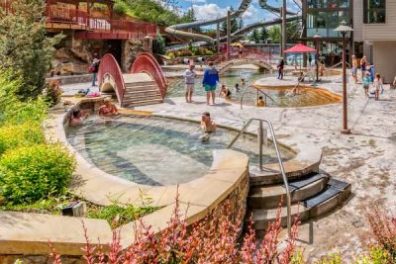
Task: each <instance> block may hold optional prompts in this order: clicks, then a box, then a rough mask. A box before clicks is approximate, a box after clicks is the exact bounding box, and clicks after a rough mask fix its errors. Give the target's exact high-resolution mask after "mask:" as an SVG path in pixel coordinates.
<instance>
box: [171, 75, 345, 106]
mask: <svg viewBox="0 0 396 264" xmlns="http://www.w3.org/2000/svg"><path fill="white" fill-rule="evenodd" d="M268 76H270V75H269V74H268V73H259V72H258V71H257V70H250V69H238V70H230V71H228V72H226V73H225V74H224V75H222V76H221V77H220V81H221V83H223V84H225V85H226V86H227V87H228V89H230V91H231V93H232V95H231V101H233V102H235V103H240V101H241V97H242V96H243V105H255V104H256V101H257V97H258V96H260V95H261V96H263V99H264V100H265V102H266V106H267V107H306V106H315V105H326V104H332V103H337V102H339V101H340V100H339V98H338V97H337V96H335V95H332V94H331V93H330V92H324V91H323V90H321V89H316V88H301V89H300V90H301V91H300V93H299V94H297V95H292V93H291V90H292V89H293V87H288V88H282V89H262V88H260V90H261V91H262V92H264V93H265V94H266V95H267V96H265V95H263V94H261V93H258V92H257V90H256V89H255V88H253V87H249V86H250V85H252V84H254V83H255V81H257V80H258V79H262V78H265V77H268ZM242 78H244V79H245V80H246V85H245V86H242V85H241V79H242ZM201 82H202V79H198V80H197V81H196V84H195V91H194V94H195V95H201V96H203V95H205V92H204V89H203V87H202V84H201ZM236 83H239V86H240V88H241V91H240V92H237V91H236V90H235V88H234V87H235V84H236ZM184 93H185V84H184V80H183V79H181V78H180V79H175V80H172V81H171V83H170V85H169V87H168V94H167V96H168V97H180V96H184ZM216 93H217V95H218V93H219V88H218V89H217V91H216Z"/></svg>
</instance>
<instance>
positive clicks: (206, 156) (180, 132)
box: [67, 116, 294, 186]
mask: <svg viewBox="0 0 396 264" xmlns="http://www.w3.org/2000/svg"><path fill="white" fill-rule="evenodd" d="M201 135H202V132H201V131H200V127H199V124H198V123H195V122H190V121H181V120H176V119H170V118H163V117H154V116H150V117H133V116H122V117H119V118H117V119H115V120H113V121H112V122H110V123H106V124H104V123H103V121H101V120H100V118H98V117H92V118H91V119H89V120H87V121H86V123H85V124H84V126H81V127H78V128H68V129H67V138H68V141H69V142H70V144H71V145H72V146H73V147H74V148H75V149H76V150H77V151H78V152H79V153H80V154H81V155H82V156H83V157H84V158H85V159H86V160H87V161H88V162H90V163H91V164H93V165H95V166H97V167H98V168H99V169H101V170H103V171H105V172H107V173H109V174H111V175H114V176H118V177H121V178H124V179H127V180H130V181H132V182H135V183H138V184H145V185H152V186H162V185H174V184H180V183H186V182H189V181H191V180H194V179H197V178H199V177H202V176H204V175H205V174H206V173H207V172H208V170H209V168H210V166H211V164H212V162H213V156H212V151H213V150H214V149H224V148H226V146H227V145H228V144H229V143H230V142H231V140H232V139H233V138H234V137H235V136H236V135H237V132H236V131H234V130H231V129H226V128H218V130H217V131H216V133H214V134H211V136H210V140H209V142H208V143H203V142H202V141H201V140H200V136H201ZM233 149H234V150H237V151H241V152H243V153H246V154H247V155H248V156H249V157H250V162H251V163H252V164H257V163H258V155H257V153H258V144H257V137H256V136H254V135H249V134H248V135H245V136H243V137H241V138H240V140H238V141H237V143H236V144H235V146H234V147H233ZM281 153H282V157H283V159H284V160H289V159H292V158H293V157H294V153H293V152H292V151H290V150H288V149H287V148H283V147H281ZM276 161H277V159H276V155H275V152H274V148H273V145H272V144H271V143H269V145H268V147H265V148H264V162H265V163H274V162H276Z"/></svg>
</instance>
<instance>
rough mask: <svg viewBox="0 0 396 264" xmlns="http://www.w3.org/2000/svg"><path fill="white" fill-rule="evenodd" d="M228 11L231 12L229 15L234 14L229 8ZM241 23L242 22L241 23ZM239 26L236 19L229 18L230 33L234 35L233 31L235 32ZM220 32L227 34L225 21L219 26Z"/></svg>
mask: <svg viewBox="0 0 396 264" xmlns="http://www.w3.org/2000/svg"><path fill="white" fill-rule="evenodd" d="M230 11H231V13H233V12H234V9H233V8H232V7H231V8H230ZM242 23H243V22H242ZM240 25H241V24H240V23H239V22H238V19H237V18H235V17H234V18H231V33H234V32H235V31H237V30H238V29H239V26H240ZM221 30H222V31H223V32H224V33H227V20H225V21H224V22H223V23H222V25H221Z"/></svg>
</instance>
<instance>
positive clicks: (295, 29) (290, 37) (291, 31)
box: [268, 21, 301, 43]
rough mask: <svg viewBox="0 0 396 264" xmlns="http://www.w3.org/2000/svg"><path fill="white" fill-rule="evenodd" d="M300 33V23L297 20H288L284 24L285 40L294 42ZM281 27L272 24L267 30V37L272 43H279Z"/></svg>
mask: <svg viewBox="0 0 396 264" xmlns="http://www.w3.org/2000/svg"><path fill="white" fill-rule="evenodd" d="M300 33H301V28H300V24H299V22H297V21H292V22H288V23H287V26H286V35H287V42H288V43H290V42H296V41H297V40H298V39H299V37H300ZM281 34H282V32H281V27H280V26H279V25H276V26H272V27H270V28H269V30H268V35H269V38H270V39H271V40H272V42H274V43H279V42H280V41H281V39H282V38H281Z"/></svg>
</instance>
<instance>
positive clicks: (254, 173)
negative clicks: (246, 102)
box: [228, 118, 351, 234]
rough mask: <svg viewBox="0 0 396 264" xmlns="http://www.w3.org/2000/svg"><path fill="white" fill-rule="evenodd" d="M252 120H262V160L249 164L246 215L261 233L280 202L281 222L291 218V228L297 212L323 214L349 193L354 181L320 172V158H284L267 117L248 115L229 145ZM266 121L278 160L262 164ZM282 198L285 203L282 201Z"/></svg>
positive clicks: (308, 215) (309, 215)
mask: <svg viewBox="0 0 396 264" xmlns="http://www.w3.org/2000/svg"><path fill="white" fill-rule="evenodd" d="M253 122H258V123H259V127H258V128H259V129H258V147H259V156H260V160H259V165H256V164H250V169H249V174H250V181H249V182H250V191H249V194H248V198H247V209H248V210H247V216H248V219H250V216H252V218H253V222H254V227H255V229H256V231H258V233H259V234H260V233H263V232H264V231H266V229H267V227H268V226H269V224H270V223H272V222H274V221H275V220H276V217H277V212H278V208H279V206H281V208H280V209H281V224H282V226H284V227H286V226H288V222H289V223H290V225H289V226H288V228H290V226H291V222H292V221H293V218H294V216H297V215H299V217H300V220H301V221H305V220H308V219H310V218H314V217H318V216H322V215H324V214H326V213H327V212H329V211H330V210H333V209H334V208H336V207H337V206H339V205H341V204H342V203H343V202H344V201H345V200H346V199H347V198H348V197H349V195H350V194H351V184H349V183H347V182H343V181H340V180H336V179H333V178H332V177H331V176H330V175H329V174H327V173H325V172H321V171H320V170H319V165H320V161H321V158H320V159H319V160H317V159H314V160H313V162H312V163H311V162H307V160H306V159H302V160H298V159H297V158H295V159H293V160H289V161H286V162H283V161H282V157H281V154H280V151H279V146H278V143H277V140H276V135H275V132H274V128H273V126H272V123H271V122H270V121H268V120H265V119H259V118H251V119H249V120H248V121H247V122H246V123H245V125H244V126H243V128H242V129H241V130H240V132H239V133H238V134H237V135H236V136H235V138H234V139H233V140H232V141H231V143H230V144H229V145H228V148H232V146H233V145H234V144H235V142H236V141H237V140H238V139H239V138H240V137H241V136H242V135H243V134H244V133H245V131H246V130H247V129H248V128H249V126H250V125H251V124H252V123H253ZM264 125H267V127H268V129H269V132H270V134H269V135H270V136H271V139H272V142H273V145H274V148H275V153H276V155H277V159H278V163H276V164H275V163H274V164H265V165H264V164H263V155H262V153H263V145H264V136H265V135H266V134H267V133H264ZM320 155H321V154H320ZM286 183H287V185H286ZM286 186H288V188H287V189H288V190H289V194H290V203H289V205H290V216H291V217H290V218H288V206H287V204H288V200H289V199H288V198H289V195H287V191H286ZM281 201H282V204H280V202H281ZM246 220H247V219H246ZM288 220H290V221H288ZM289 231H290V230H289Z"/></svg>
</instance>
